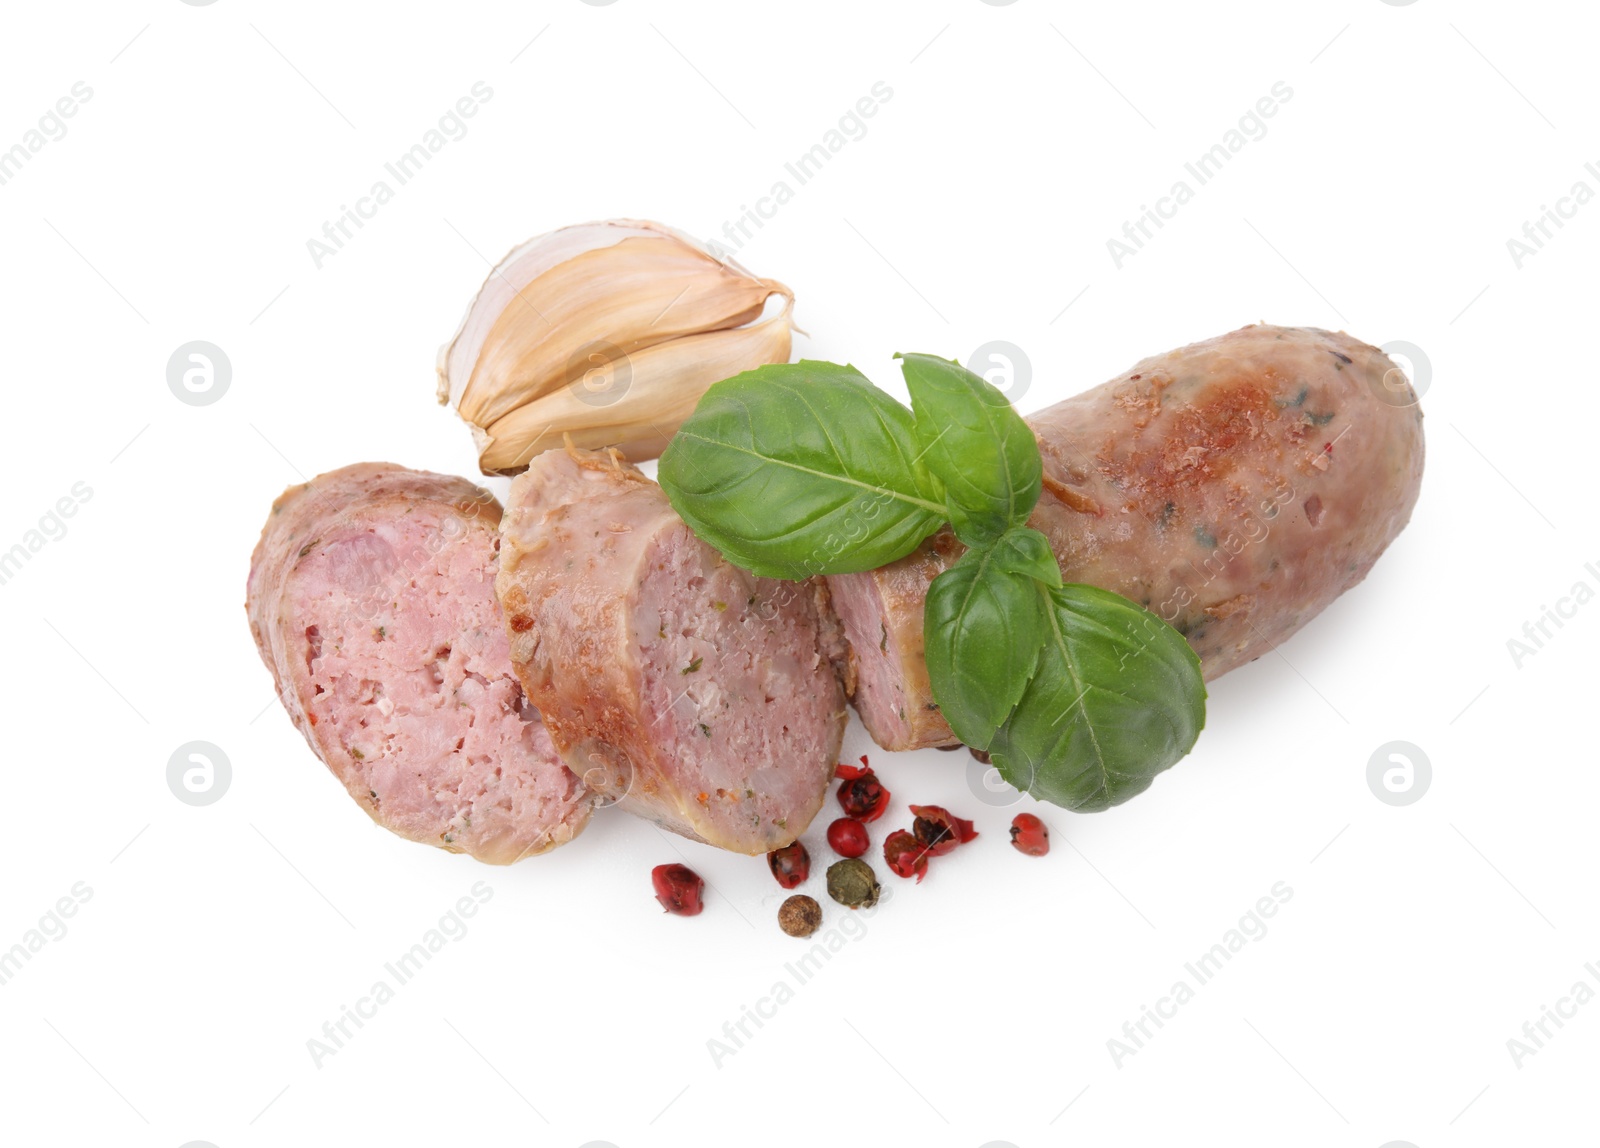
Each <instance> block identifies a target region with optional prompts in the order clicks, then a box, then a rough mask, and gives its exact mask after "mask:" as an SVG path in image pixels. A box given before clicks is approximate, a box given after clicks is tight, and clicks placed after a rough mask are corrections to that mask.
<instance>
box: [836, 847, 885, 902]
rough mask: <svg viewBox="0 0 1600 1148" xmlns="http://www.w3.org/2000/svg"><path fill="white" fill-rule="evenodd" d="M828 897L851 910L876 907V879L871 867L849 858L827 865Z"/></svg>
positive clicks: (863, 862)
mask: <svg viewBox="0 0 1600 1148" xmlns="http://www.w3.org/2000/svg"><path fill="white" fill-rule="evenodd" d="M828 896H830V897H832V898H833V899H834V900H835V901H837V902H839V904H841V905H846V906H848V907H850V908H852V909H860V908H862V907H863V906H865V907H868V908H870V907H871V906H873V905H876V904H877V903H878V878H877V876H876V875H874V873H873V872H872V866H871V865H868V864H867V863H866V862H865V861H863V860H861V858H859V857H849V858H846V859H845V860H843V861H835V862H834V863H833V864H832V865H829V866H828Z"/></svg>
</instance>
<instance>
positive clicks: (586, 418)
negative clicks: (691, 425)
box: [478, 307, 793, 474]
mask: <svg viewBox="0 0 1600 1148" xmlns="http://www.w3.org/2000/svg"><path fill="white" fill-rule="evenodd" d="M792 329H793V328H792V324H791V322H790V318H789V308H788V307H785V308H784V310H783V312H782V313H781V314H778V315H774V316H773V317H772V318H770V319H767V320H765V321H763V322H760V323H756V324H753V325H751V326H748V327H739V328H736V329H733V330H724V331H710V332H706V333H704V334H699V335H688V336H685V337H683V338H679V339H672V340H670V341H668V342H664V343H657V344H654V345H652V346H649V347H646V348H644V349H643V350H640V351H636V352H634V353H633V354H628V355H615V356H613V357H611V358H608V359H604V361H601V362H597V363H595V364H594V366H593V367H592V369H591V370H590V371H589V372H587V373H585V374H584V375H582V376H580V377H578V378H576V379H574V380H572V381H571V382H569V383H568V384H567V385H566V386H564V387H561V388H559V389H557V390H554V391H550V392H548V393H546V394H545V395H543V396H542V397H540V398H538V399H535V400H534V401H532V402H530V403H526V404H524V405H523V406H521V407H518V408H517V409H516V410H514V411H511V412H510V413H509V414H507V415H504V416H503V417H501V418H499V419H497V420H496V421H495V422H494V423H492V424H490V426H489V427H488V429H487V430H485V431H482V432H480V433H479V440H478V448H479V459H478V463H479V466H480V467H481V468H482V470H483V472H484V473H485V474H515V473H517V472H518V471H521V470H522V469H523V468H524V467H526V466H527V465H528V462H529V460H530V459H532V458H533V456H534V455H536V454H539V453H541V452H542V451H546V450H549V449H552V448H554V447H559V446H561V445H562V444H563V440H564V437H565V436H571V439H572V443H573V445H575V446H579V447H583V448H585V449H589V450H598V449H600V448H602V447H617V448H618V449H620V450H621V451H622V453H623V454H625V455H626V456H627V457H628V458H629V459H631V460H633V461H635V462H638V461H641V460H643V459H647V458H654V457H656V456H657V455H659V454H660V453H661V451H663V450H664V449H666V445H667V441H668V440H669V439H670V438H671V437H672V435H673V433H674V432H675V431H676V430H677V429H678V427H679V426H680V425H682V423H683V421H684V420H685V419H687V418H688V417H689V415H690V414H692V413H693V411H694V408H695V404H696V403H698V402H699V401H700V397H701V396H702V395H703V394H705V392H706V390H707V388H709V387H710V386H711V385H712V384H714V383H719V382H721V381H722V380H723V379H727V378H732V377H733V376H734V375H738V374H742V373H743V372H745V371H748V370H751V369H753V368H755V367H758V366H761V365H763V364H765V363H786V362H788V361H789V351H790V347H791V335H790V332H791V331H792Z"/></svg>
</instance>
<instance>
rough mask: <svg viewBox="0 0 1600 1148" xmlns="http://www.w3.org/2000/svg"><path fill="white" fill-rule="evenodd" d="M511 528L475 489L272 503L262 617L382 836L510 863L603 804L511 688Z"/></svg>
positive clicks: (338, 482) (273, 646) (426, 484)
mask: <svg viewBox="0 0 1600 1148" xmlns="http://www.w3.org/2000/svg"><path fill="white" fill-rule="evenodd" d="M499 522H500V506H499V504H498V503H497V502H496V501H495V500H494V498H493V496H492V495H490V494H489V493H488V492H486V491H483V490H480V489H479V488H478V487H476V486H474V485H472V484H471V483H470V482H467V481H465V480H464V479H459V478H447V477H445V476H443V475H437V474H428V473H424V472H420V471H414V470H407V469H405V468H403V467H398V466H392V465H389V464H385V463H362V464H359V465H357V466H349V467H345V468H344V469H343V470H336V471H333V472H331V473H329V474H325V475H322V476H320V477H318V478H315V479H313V480H312V481H311V482H308V483H306V484H304V485H303V486H296V487H291V488H290V489H289V490H287V491H286V492H284V494H283V495H282V496H281V497H280V498H279V499H278V500H277V502H276V503H274V504H273V507H272V514H271V517H270V518H269V519H268V521H267V525H266V529H265V530H263V531H262V534H261V541H260V542H259V543H258V544H257V545H256V549H255V554H254V556H253V558H252V560H251V565H250V579H249V586H248V599H247V603H246V609H247V611H248V613H249V618H250V629H251V632H252V633H253V634H254V636H255V640H256V646H257V648H258V649H259V650H260V653H261V658H262V660H263V661H264V662H266V664H267V668H268V669H270V670H271V671H272V678H273V682H274V684H275V685H276V687H277V690H278V696H279V699H280V700H281V701H282V702H283V705H284V707H285V708H286V709H287V710H288V711H289V716H290V718H291V719H293V721H294V724H295V725H296V727H298V728H299V730H300V732H301V733H302V734H304V735H305V739H306V741H307V742H308V743H309V744H310V745H311V748H312V750H314V751H315V752H316V754H317V756H318V757H320V758H322V760H323V761H324V762H325V763H327V766H328V768H329V770H331V771H332V772H333V774H334V776H335V777H337V778H338V779H339V780H340V781H341V782H342V783H343V784H344V787H345V789H346V790H348V791H349V793H350V796H351V797H352V798H354V799H355V801H356V803H357V804H359V805H360V806H361V808H362V809H364V810H365V811H366V812H367V814H368V815H369V816H371V818H372V819H373V820H374V821H376V822H377V823H378V824H379V825H382V826H384V827H385V828H387V829H389V830H392V831H393V832H395V833H397V834H399V835H400V836H402V837H406V838H409V839H410V840H412V841H420V842H423V843H425V844H430V845H436V846H439V847H441V848H443V849H447V850H450V851H452V852H457V853H469V854H471V855H472V856H474V857H476V858H478V859H479V860H482V861H489V862H493V863H497V864H504V863H508V862H511V861H515V860H518V859H519V858H522V857H526V856H530V855H532V854H535V853H542V852H544V851H546V850H548V849H551V848H554V847H555V846H557V845H560V844H562V843H564V842H566V841H570V840H571V839H572V838H573V837H574V836H576V835H577V834H578V833H579V832H580V831H581V830H582V829H583V827H584V825H585V824H586V823H587V822H588V819H589V815H590V812H591V810H592V809H593V807H594V804H595V796H594V795H593V794H592V793H590V792H589V791H588V790H587V789H586V788H585V787H584V786H583V784H582V783H581V782H580V781H579V780H578V778H577V777H576V776H575V775H574V774H573V773H572V772H571V771H570V770H568V769H567V767H566V765H565V764H564V763H563V761H562V760H561V758H560V756H559V755H557V753H556V751H555V747H554V746H553V745H552V744H551V741H550V735H549V734H548V733H547V732H546V731H545V728H544V726H543V725H542V724H541V723H540V720H539V715H538V713H537V711H536V710H534V709H533V707H532V706H530V705H529V704H528V703H527V700H526V699H525V697H524V695H523V692H522V687H521V686H520V685H519V684H518V682H517V679H516V676H515V675H514V673H513V672H512V668H511V654H510V649H509V646H508V644H507V641H506V634H505V624H504V622H503V621H502V619H501V617H500V610H499V607H498V606H497V605H496V603H495V598H494V574H495V568H496V565H497V562H498V558H497V554H496V550H497V546H498V540H499V535H498V526H499Z"/></svg>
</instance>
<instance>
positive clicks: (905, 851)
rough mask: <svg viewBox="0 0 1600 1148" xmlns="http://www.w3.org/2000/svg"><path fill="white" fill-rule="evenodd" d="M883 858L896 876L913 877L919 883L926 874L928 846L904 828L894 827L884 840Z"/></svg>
mask: <svg viewBox="0 0 1600 1148" xmlns="http://www.w3.org/2000/svg"><path fill="white" fill-rule="evenodd" d="M883 859H884V860H885V861H887V862H888V863H889V871H890V872H892V873H893V874H894V875H895V876H896V877H915V878H916V879H917V883H918V884H921V883H922V879H923V878H924V877H926V876H927V875H928V847H927V846H926V845H924V844H923V843H922V842H920V841H918V840H917V839H916V838H915V837H914V836H912V835H911V834H910V833H908V832H907V831H906V830H904V829H896V830H895V831H894V832H893V833H891V834H889V836H888V838H886V839H885V840H884V843H883Z"/></svg>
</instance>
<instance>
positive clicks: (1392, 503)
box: [828, 325, 1423, 750]
mask: <svg viewBox="0 0 1600 1148" xmlns="http://www.w3.org/2000/svg"><path fill="white" fill-rule="evenodd" d="M1028 422H1029V424H1030V425H1031V426H1032V428H1033V430H1034V433H1035V435H1036V436H1037V438H1038V442H1039V450H1040V453H1041V455H1042V457H1043V461H1044V486H1045V490H1044V493H1043V495H1042V496H1041V497H1040V499H1039V503H1038V506H1037V507H1036V508H1035V510H1034V512H1033V515H1032V517H1031V519H1030V525H1032V526H1034V527H1036V528H1037V529H1039V530H1041V531H1043V532H1044V533H1045V534H1046V535H1047V536H1048V537H1049V539H1050V544H1051V548H1052V549H1053V550H1054V551H1055V554H1056V557H1057V558H1058V559H1059V560H1060V563H1061V572H1062V577H1063V578H1065V579H1066V580H1067V581H1069V582H1085V583H1088V584H1090V585H1093V586H1098V587H1100V588H1102V589H1105V590H1111V591H1114V592H1116V593H1118V594H1121V595H1123V596H1124V597H1126V598H1131V599H1132V600H1133V601H1135V602H1138V603H1139V604H1141V605H1143V606H1145V607H1146V608H1148V609H1150V610H1152V611H1154V612H1155V613H1156V614H1158V615H1160V616H1161V617H1162V618H1164V619H1165V620H1166V621H1168V622H1170V623H1171V624H1172V625H1173V626H1175V627H1177V629H1178V630H1179V631H1180V632H1182V633H1183V634H1184V635H1185V636H1186V637H1187V638H1188V639H1189V643H1190V644H1191V645H1192V646H1193V647H1194V649H1195V652H1196V653H1197V654H1198V655H1199V656H1200V660H1201V666H1202V669H1203V671H1204V673H1205V676H1206V677H1207V678H1215V677H1217V676H1218V675H1219V674H1224V673H1227V672H1228V671H1229V670H1231V669H1233V668H1235V667H1237V666H1240V665H1243V664H1244V663H1246V662H1249V661H1251V660H1253V659H1255V658H1258V657H1260V656H1261V655H1262V654H1264V653H1266V652H1268V651H1269V650H1272V649H1273V648H1274V647H1275V646H1277V644H1278V643H1280V642H1282V641H1284V640H1285V639H1287V638H1288V637H1289V636H1290V635H1292V634H1294V633H1295V631H1297V630H1299V629H1300V627H1302V626H1304V625H1305V624H1306V623H1307V622H1309V621H1310V620H1311V619H1312V618H1314V617H1316V615H1317V614H1318V613H1320V612H1321V611H1322V609H1323V608H1324V607H1326V606H1327V605H1328V604H1329V603H1330V602H1332V601H1333V600H1334V599H1335V598H1337V597H1338V596H1339V595H1340V594H1342V593H1343V592H1344V591H1346V590H1348V589H1349V588H1350V587H1352V586H1354V585H1355V584H1356V583H1357V582H1360V581H1361V579H1362V578H1364V577H1365V576H1366V574H1367V571H1368V570H1370V569H1371V568H1372V564H1373V563H1374V562H1375V561H1376V560H1377V558H1378V556H1379V555H1380V554H1382V553H1383V551H1384V549H1385V548H1386V547H1387V546H1388V545H1389V543H1390V542H1392V541H1393V540H1394V538H1395V536H1396V535H1397V534H1399V533H1400V531H1401V529H1402V528H1403V527H1404V526H1405V524H1406V523H1407V521H1409V519H1410V517H1411V510H1412V507H1413V506H1414V505H1415V504H1416V500H1417V493H1418V490H1419V487H1420V485H1421V481H1422V462H1423V436H1422V412H1421V410H1420V409H1419V408H1418V406H1417V401H1416V395H1415V393H1414V392H1413V391H1412V389H1411V385H1410V383H1409V382H1408V381H1407V380H1406V378H1405V376H1404V375H1403V374H1402V373H1401V372H1400V370H1399V369H1398V368H1397V367H1396V366H1395V364H1394V363H1393V362H1392V361H1390V359H1389V358H1388V357H1387V356H1386V355H1384V354H1383V352H1382V351H1380V350H1378V349H1377V348H1375V347H1370V346H1367V345H1366V344H1364V343H1361V342H1359V341H1357V340H1356V339H1352V338H1351V337H1350V336H1348V335H1345V334H1343V333H1338V334H1335V333H1331V332H1328V331H1321V330H1316V329H1313V328H1305V327H1273V326H1265V325H1258V326H1251V327H1245V328H1243V329H1241V330H1238V331H1234V332H1232V333H1231V334H1227V335H1222V336H1219V337H1217V338H1214V339H1207V340H1205V341H1204V342H1200V343H1194V344H1192V345H1190V346H1187V347H1182V348H1179V349H1178V350H1176V351H1170V352H1168V353H1166V354H1163V355H1156V356H1153V357H1152V358H1148V359H1145V360H1143V361H1141V362H1139V363H1137V364H1135V365H1134V366H1133V367H1132V368H1131V369H1130V370H1128V371H1127V372H1125V373H1123V374H1122V375H1120V376H1118V377H1117V378H1115V379H1112V380H1111V381H1110V382H1108V383H1105V384H1104V385H1102V386H1100V387H1097V388H1095V389H1094V390H1091V391H1087V392H1085V393H1084V394H1081V395H1077V396H1075V397H1074V398H1070V399H1067V400H1065V401H1064V402H1060V403H1057V404H1056V405H1055V406H1052V407H1050V408H1048V409H1046V410H1044V411H1041V412H1039V413H1038V414H1036V415H1034V416H1032V417H1031V418H1030V419H1029V420H1028ZM961 550H962V547H961V544H960V543H959V542H957V541H956V539H955V538H954V537H953V536H952V535H951V534H950V533H949V531H948V530H946V531H942V532H940V533H939V534H936V535H934V536H933V537H932V538H929V539H928V540H927V541H925V542H924V543H923V544H922V546H921V547H919V548H918V549H917V550H916V551H915V552H913V553H912V554H910V555H908V556H907V557H905V558H903V559H901V560H900V561H898V562H894V563H891V564H890V565H888V566H885V567H882V568H881V569H878V570H873V571H869V572H866V573H861V574H844V575H833V576H830V577H829V578H828V583H829V588H830V590H831V594H832V601H833V604H834V606H835V608H836V609H837V611H838V614H839V618H840V621H841V622H842V624H843V627H844V632H845V636H846V638H847V639H848V641H849V644H850V647H851V650H852V658H853V669H854V672H855V674H856V679H857V680H856V692H855V698H854V701H855V704H856V708H857V710H858V711H859V712H860V714H861V718H862V720H863V722H864V723H865V724H866V727H867V729H868V730H869V731H870V732H871V734H872V736H873V738H874V739H876V741H877V742H878V744H879V745H881V746H883V747H884V748H886V749H895V750H902V749H917V748H920V747H924V746H933V745H946V744H949V743H951V742H952V741H953V740H954V737H953V735H952V734H951V732H950V727H949V725H948V724H947V723H946V722H945V721H944V719H943V717H942V716H941V715H940V713H939V709H938V706H937V705H936V704H935V702H934V699H933V695H932V692H931V689H930V687H929V684H928V671H927V667H926V665H925V663H924V660H923V628H922V623H923V603H924V600H925V598H926V596H927V590H928V585H929V583H930V582H932V581H933V579H934V578H935V577H936V576H937V575H938V574H939V573H940V572H941V571H943V570H944V569H945V568H946V567H947V566H948V565H950V563H952V562H953V561H954V560H955V559H956V558H957V557H959V555H960V553H961Z"/></svg>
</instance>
